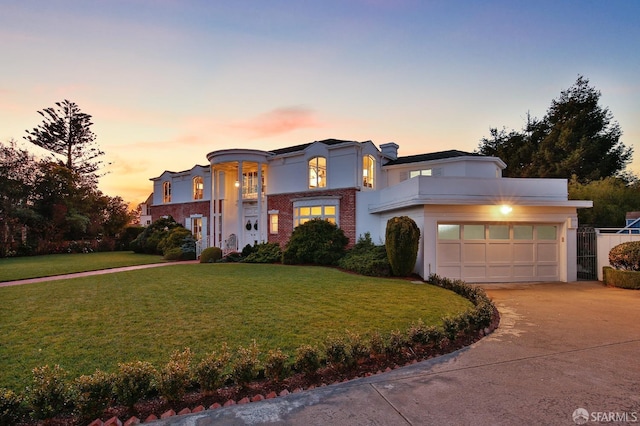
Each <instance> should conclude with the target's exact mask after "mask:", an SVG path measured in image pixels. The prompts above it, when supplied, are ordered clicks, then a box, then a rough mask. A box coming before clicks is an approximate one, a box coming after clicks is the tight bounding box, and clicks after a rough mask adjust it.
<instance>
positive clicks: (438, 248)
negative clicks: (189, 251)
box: [151, 139, 591, 282]
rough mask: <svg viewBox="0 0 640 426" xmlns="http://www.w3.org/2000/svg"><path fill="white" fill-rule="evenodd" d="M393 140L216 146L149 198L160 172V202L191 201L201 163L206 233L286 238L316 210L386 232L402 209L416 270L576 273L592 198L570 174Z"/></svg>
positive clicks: (224, 243) (498, 277)
mask: <svg viewBox="0 0 640 426" xmlns="http://www.w3.org/2000/svg"><path fill="white" fill-rule="evenodd" d="M398 148H399V147H398V145H396V144H395V143H388V144H383V145H381V146H380V148H378V147H377V146H376V145H375V144H373V143H372V142H371V141H366V142H354V141H341V140H335V139H330V140H325V141H317V142H312V143H308V144H303V145H299V146H293V147H287V148H283V149H280V150H274V151H260V150H246V149H233V150H220V151H213V152H211V153H209V154H208V155H207V159H208V160H209V167H206V169H207V172H208V173H207V172H205V171H204V170H203V168H201V166H196V167H194V169H192V170H191V171H188V172H179V173H172V172H165V173H163V174H162V175H161V176H160V177H158V178H154V179H152V180H153V181H154V196H153V203H154V205H156V204H158V205H160V206H162V205H163V204H165V205H166V204H167V203H166V202H163V201H166V200H163V196H162V190H163V186H162V185H163V183H164V182H167V181H170V182H171V187H172V194H171V201H170V203H168V204H181V203H183V204H184V203H192V202H193V200H192V199H190V196H192V195H193V184H192V182H193V177H194V175H198V174H201V175H202V176H203V177H204V185H205V192H206V194H207V195H206V197H205V200H206V201H208V202H209V204H208V211H207V214H206V216H207V220H206V223H207V224H208V225H207V227H208V229H207V231H206V232H205V234H206V235H208V236H211V238H210V239H209V241H208V245H215V246H219V247H221V248H223V249H225V250H227V251H229V250H241V249H242V247H244V245H246V244H255V243H261V242H266V241H270V242H278V243H280V244H281V245H284V244H286V241H287V240H288V238H289V236H290V235H291V232H292V231H293V228H294V227H295V226H297V224H299V223H303V222H304V221H305V220H308V219H309V218H310V217H313V216H314V215H318V217H322V218H324V219H326V220H330V221H332V222H334V223H336V224H337V225H338V226H339V227H341V228H342V229H343V230H344V231H345V234H346V235H347V236H348V237H349V238H350V241H351V244H353V243H355V241H356V240H357V238H358V237H360V236H362V235H364V234H365V233H367V232H368V233H370V235H371V237H372V239H373V241H374V242H376V243H383V242H384V234H385V228H386V223H387V221H388V220H389V219H390V218H392V217H394V216H409V217H411V218H412V219H413V220H414V221H415V222H416V223H417V224H418V226H419V228H420V231H421V240H420V252H419V255H418V260H417V263H416V267H415V272H416V273H418V274H419V275H421V276H422V277H427V276H428V275H430V274H439V275H444V276H448V277H451V278H461V279H466V280H468V281H474V282H501V281H502V282H503V281H548V280H559V281H572V280H575V279H576V241H575V240H576V235H575V233H576V228H577V209H578V208H587V207H591V202H590V201H575V200H568V194H567V182H566V180H564V179H510V178H503V177H502V170H503V169H504V168H505V167H506V165H505V164H504V162H502V160H500V159H499V158H495V157H485V156H481V155H478V154H472V153H465V152H460V151H444V152H438V153H431V154H420V155H413V156H406V157H400V156H398ZM188 184H189V185H190V186H189V185H188ZM157 191H160V193H159V194H158V193H157ZM151 210H152V211H153V208H152V209H151ZM158 211H161V209H158Z"/></svg>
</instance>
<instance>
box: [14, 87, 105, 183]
mask: <svg viewBox="0 0 640 426" xmlns="http://www.w3.org/2000/svg"><path fill="white" fill-rule="evenodd" d="M38 114H40V115H41V116H42V117H43V118H44V120H43V122H42V123H41V124H40V125H38V126H37V127H35V128H34V129H33V130H31V131H29V130H27V131H26V132H27V136H25V137H24V138H25V139H26V140H27V141H29V142H31V143H33V144H34V145H37V146H39V147H41V148H44V149H45V150H47V151H49V152H51V153H52V154H54V157H56V158H57V159H58V160H59V161H60V163H61V165H63V166H64V167H66V168H67V169H69V170H71V171H73V172H75V173H78V174H79V175H81V176H83V177H84V178H89V179H92V180H93V181H95V179H96V178H97V172H98V170H100V168H101V167H102V161H100V160H98V158H99V157H101V156H102V155H104V152H102V151H101V150H100V149H99V148H98V146H97V144H96V143H95V139H96V135H95V134H94V133H93V132H92V131H91V126H92V125H93V123H92V122H91V116H90V115H89V114H85V113H83V112H82V111H80V108H79V107H78V105H76V104H75V103H74V102H71V101H68V100H66V99H65V100H64V101H62V102H56V107H55V108H53V107H51V108H45V109H44V110H42V111H38Z"/></svg>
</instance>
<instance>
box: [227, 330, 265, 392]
mask: <svg viewBox="0 0 640 426" xmlns="http://www.w3.org/2000/svg"><path fill="white" fill-rule="evenodd" d="M259 356H260V350H259V349H258V344H257V343H256V341H255V340H254V341H253V343H251V345H249V347H248V348H244V347H242V346H239V347H238V350H237V351H236V358H235V360H234V361H233V365H232V367H231V375H232V377H233V379H234V381H235V382H236V384H238V385H239V386H245V385H246V384H247V383H249V382H251V381H252V380H253V379H255V378H256V377H257V376H258V372H259V370H260V361H259V359H258V357H259Z"/></svg>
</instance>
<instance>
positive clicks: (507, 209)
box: [500, 204, 513, 214]
mask: <svg viewBox="0 0 640 426" xmlns="http://www.w3.org/2000/svg"><path fill="white" fill-rule="evenodd" d="M512 210H513V208H512V207H511V206H510V205H508V204H503V205H501V206H500V213H502V214H509V213H511V211H512Z"/></svg>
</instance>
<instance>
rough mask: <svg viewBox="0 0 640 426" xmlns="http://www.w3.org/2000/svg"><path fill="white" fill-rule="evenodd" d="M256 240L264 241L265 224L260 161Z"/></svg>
mask: <svg viewBox="0 0 640 426" xmlns="http://www.w3.org/2000/svg"><path fill="white" fill-rule="evenodd" d="M256 220H257V221H258V242H259V243H262V242H264V238H263V237H262V235H263V233H264V228H265V225H264V224H263V223H262V163H260V162H258V218H257V219H256Z"/></svg>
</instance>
